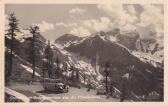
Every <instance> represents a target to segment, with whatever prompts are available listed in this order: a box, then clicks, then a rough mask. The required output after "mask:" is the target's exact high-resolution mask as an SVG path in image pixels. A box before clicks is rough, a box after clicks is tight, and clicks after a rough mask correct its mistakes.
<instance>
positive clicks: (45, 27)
mask: <svg viewBox="0 0 168 106" xmlns="http://www.w3.org/2000/svg"><path fill="white" fill-rule="evenodd" d="M34 25H38V26H39V28H40V32H46V31H49V30H54V24H52V23H48V22H46V21H42V22H41V23H40V24H34Z"/></svg>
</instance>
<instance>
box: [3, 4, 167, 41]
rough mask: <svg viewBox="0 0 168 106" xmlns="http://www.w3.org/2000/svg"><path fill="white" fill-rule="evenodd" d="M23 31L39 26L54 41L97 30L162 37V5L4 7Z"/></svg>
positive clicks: (37, 5)
mask: <svg viewBox="0 0 168 106" xmlns="http://www.w3.org/2000/svg"><path fill="white" fill-rule="evenodd" d="M12 12H14V13H15V15H16V17H17V18H18V19H19V23H20V24H19V25H20V27H21V28H22V29H27V28H28V27H29V26H30V25H38V26H39V27H40V31H41V34H42V35H43V36H44V37H45V38H46V39H48V40H51V41H54V40H55V39H56V38H58V37H60V36H62V35H63V34H67V33H69V34H74V35H76V36H80V37H85V36H89V35H91V34H92V33H95V32H98V31H109V30H112V29H114V28H120V29H122V30H121V31H123V32H124V31H131V30H136V31H138V32H139V33H140V35H141V37H151V36H152V37H153V36H163V32H164V31H163V30H164V28H163V26H164V25H163V22H164V21H163V20H164V10H163V5H162V4H145V5H144V4H143V5H142V4H7V5H6V7H5V15H6V16H8V15H9V14H10V13H12Z"/></svg>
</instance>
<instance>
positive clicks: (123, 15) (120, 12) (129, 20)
mask: <svg viewBox="0 0 168 106" xmlns="http://www.w3.org/2000/svg"><path fill="white" fill-rule="evenodd" d="M97 8H98V9H100V10H102V11H103V12H104V13H106V14H108V15H109V16H110V17H111V19H112V20H113V23H114V24H115V26H116V25H117V26H119V27H121V26H124V25H127V24H134V23H135V22H137V21H138V17H137V16H136V14H137V13H136V10H135V8H134V6H128V7H127V10H126V9H124V8H123V4H100V5H98V6H97Z"/></svg>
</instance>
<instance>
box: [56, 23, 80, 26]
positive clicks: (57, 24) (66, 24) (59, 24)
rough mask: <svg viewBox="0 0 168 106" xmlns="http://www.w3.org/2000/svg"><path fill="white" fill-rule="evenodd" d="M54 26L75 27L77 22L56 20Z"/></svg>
mask: <svg viewBox="0 0 168 106" xmlns="http://www.w3.org/2000/svg"><path fill="white" fill-rule="evenodd" d="M55 25H56V26H62V27H75V26H77V23H64V22H58V23H56V24H55Z"/></svg>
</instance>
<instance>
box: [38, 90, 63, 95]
mask: <svg viewBox="0 0 168 106" xmlns="http://www.w3.org/2000/svg"><path fill="white" fill-rule="evenodd" d="M37 93H41V94H61V93H62V92H56V91H55V92H54V91H47V90H41V91H37Z"/></svg>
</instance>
